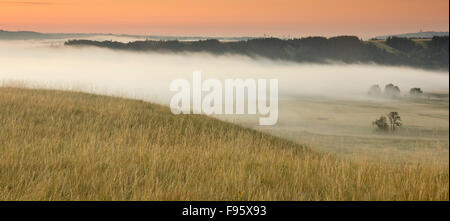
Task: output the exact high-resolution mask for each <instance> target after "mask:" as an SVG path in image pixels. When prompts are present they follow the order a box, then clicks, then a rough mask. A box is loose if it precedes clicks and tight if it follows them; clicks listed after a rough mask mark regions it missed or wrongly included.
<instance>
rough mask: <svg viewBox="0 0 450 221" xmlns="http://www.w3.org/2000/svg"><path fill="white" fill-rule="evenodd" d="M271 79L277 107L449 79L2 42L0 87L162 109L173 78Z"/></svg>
mask: <svg viewBox="0 0 450 221" xmlns="http://www.w3.org/2000/svg"><path fill="white" fill-rule="evenodd" d="M195 70H199V71H201V72H202V75H203V76H202V77H203V79H205V78H216V79H219V80H223V79H226V78H242V79H246V78H254V79H259V78H276V79H278V80H279V95H280V99H288V98H295V97H301V96H305V97H312V96H313V97H315V96H317V97H325V98H333V99H350V100H352V99H369V98H368V97H367V91H368V89H369V87H370V86H371V85H373V84H379V85H380V86H381V87H382V88H384V85H386V84H388V83H393V84H395V85H398V86H399V87H400V89H401V91H402V94H406V93H408V92H409V89H410V88H412V87H420V88H422V90H423V91H424V92H439V93H448V89H449V84H448V81H449V74H448V72H432V71H426V70H419V69H412V68H406V67H405V68H403V67H383V66H377V65H344V64H333V65H319V64H298V63H289V62H282V61H270V60H264V59H256V60H255V59H251V58H248V57H245V56H234V55H229V56H213V55H208V54H158V53H143V52H125V51H114V50H109V49H100V48H93V47H80V48H75V47H65V46H63V45H62V44H61V42H57V43H55V44H53V43H49V42H48V41H3V42H2V41H0V80H1V81H2V82H3V84H4V85H7V84H8V83H9V84H11V82H16V83H17V82H22V83H24V84H25V85H27V86H29V87H41V88H42V87H44V88H54V89H65V90H78V91H85V92H91V93H98V94H112V95H120V96H125V97H130V98H137V99H143V100H147V101H152V102H157V103H162V104H168V103H169V101H170V97H171V96H172V95H173V94H174V92H170V91H169V85H170V82H171V81H172V80H174V79H176V78H185V79H187V80H189V81H191V78H192V72H193V71H195Z"/></svg>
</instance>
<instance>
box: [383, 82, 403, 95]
mask: <svg viewBox="0 0 450 221" xmlns="http://www.w3.org/2000/svg"><path fill="white" fill-rule="evenodd" d="M384 93H385V94H386V96H389V97H398V96H400V88H399V87H398V86H395V85H393V84H387V85H386V86H385V87H384Z"/></svg>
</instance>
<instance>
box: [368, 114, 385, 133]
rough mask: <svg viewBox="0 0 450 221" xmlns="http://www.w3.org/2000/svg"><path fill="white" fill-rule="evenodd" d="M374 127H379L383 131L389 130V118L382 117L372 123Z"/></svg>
mask: <svg viewBox="0 0 450 221" xmlns="http://www.w3.org/2000/svg"><path fill="white" fill-rule="evenodd" d="M372 125H375V126H377V127H378V129H379V130H382V131H387V130H388V129H389V125H388V123H387V118H386V117H385V116H381V117H380V118H379V119H377V120H375V121H374V122H372Z"/></svg>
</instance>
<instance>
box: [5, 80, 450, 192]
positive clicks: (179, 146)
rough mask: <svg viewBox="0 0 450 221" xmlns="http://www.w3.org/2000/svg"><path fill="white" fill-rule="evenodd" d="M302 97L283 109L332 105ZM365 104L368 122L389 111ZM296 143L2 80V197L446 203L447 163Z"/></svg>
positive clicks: (152, 107)
mask: <svg viewBox="0 0 450 221" xmlns="http://www.w3.org/2000/svg"><path fill="white" fill-rule="evenodd" d="M299 102H303V103H299V104H296V103H294V102H289V104H288V105H302V106H304V105H305V104H309V105H319V106H320V105H321V107H322V108H325V106H326V103H327V102H325V103H320V102H316V101H299ZM281 105H286V104H281ZM336 105H339V104H336ZM340 107H341V108H339V109H338V111H342V113H344V112H345V113H347V112H346V108H352V107H348V106H346V105H343V104H342V105H341V106H340ZM361 108H364V107H361ZM370 108H373V109H377V108H378V110H377V111H373V110H372V109H371V110H372V111H373V112H371V113H370V119H371V120H373V119H374V118H376V117H378V116H379V115H380V114H383V113H384V112H386V110H385V109H383V106H381V107H378V106H376V107H370ZM447 108H448V103H447ZM280 109H282V108H280ZM298 110H304V111H308V110H310V109H308V108H306V109H298V108H290V111H298ZM317 110H319V109H317ZM326 110H327V109H324V111H326ZM328 110H330V109H328ZM364 110H367V109H364ZM439 110H440V111H437V113H434V112H433V111H430V112H427V113H425V114H427V116H428V115H431V116H432V117H436V116H439V117H444V118H446V119H447V125H446V127H445V125H443V124H442V123H440V121H437V120H435V121H430V122H428V123H429V124H430V125H435V124H438V125H437V128H440V129H439V131H438V132H436V133H437V135H438V136H442V135H441V133H443V132H445V130H447V132H448V109H447V112H445V111H443V109H442V110H441V109H439ZM358 111H359V110H354V112H358ZM375 113H376V114H375ZM302 114H303V113H302ZM313 114H316V115H317V117H315V118H310V119H312V120H313V121H324V122H326V124H328V125H336V124H335V123H336V122H337V121H343V122H350V123H351V122H352V121H351V120H349V119H342V118H340V119H333V116H330V117H329V118H324V117H323V115H322V114H320V113H310V115H309V116H311V115H313ZM374 114H375V115H374ZM433 114H434V115H433ZM280 116H284V115H283V114H280ZM285 116H286V118H285V119H280V124H279V126H280V127H282V128H281V129H283V127H284V129H283V130H284V131H287V130H286V128H289V124H287V123H285V122H287V121H288V119H289V116H290V115H285ZM361 116H362V117H363V118H364V119H365V118H366V117H367V119H369V114H367V115H364V114H362V115H361ZM411 116H415V115H414V114H411ZM372 118H373V119H372ZM407 118H408V116H405V120H406V119H407ZM356 120H358V118H357V119H355V121H356ZM444 120H445V119H444ZM358 122H360V124H361V126H360V127H361V128H363V129H361V128H359V127H356V128H352V129H351V130H352V131H361V132H360V133H366V132H367V130H366V129H367V126H366V124H369V125H370V122H366V121H365V120H364V121H361V120H358ZM414 122H416V121H414ZM420 122H422V123H423V122H425V120H424V121H420ZM350 123H348V124H350ZM428 123H427V124H428ZM345 124H346V123H344V125H345ZM298 125H304V126H308V125H305V124H300V123H299V124H298ZM362 125H364V126H362ZM319 126H320V124H319ZM419 126H420V125H419ZM369 127H370V126H369ZM327 128H328V127H327ZM339 128H341V127H339ZM345 128H346V127H344V129H345ZM257 129H258V128H257ZM281 129H280V130H281ZM347 129H348V128H347ZM407 129H408V130H406V132H404V133H405V134H404V136H414V133H419V132H420V133H425V132H423V131H424V130H419V131H417V130H414V127H412V126H411V127H408V128H407ZM273 131H276V130H273ZM299 131H301V130H299ZM333 131H334V130H333ZM273 133H275V132H273ZM402 133H403V132H402ZM430 133H434V132H430ZM280 134H286V133H284V132H283V131H281V132H280ZM300 134H302V133H300ZM336 134H337V133H336V132H335V133H333V135H336ZM379 136H382V137H384V136H388V135H373V137H372V138H374V139H375V138H379ZM399 137H400V136H399ZM291 138H292V139H287V138H280V137H279V136H274V135H271V134H269V132H260V131H257V130H254V129H250V128H246V127H243V126H239V125H236V124H232V123H229V122H225V121H221V120H218V119H215V118H212V117H207V116H203V115H172V114H171V113H170V110H169V108H168V107H165V106H161V105H157V104H152V103H148V102H144V101H140V100H131V99H125V98H120V97H111V96H100V95H93V94H87V93H81V92H63V91H55V90H36V89H19V88H12V87H1V88H0V152H1V154H0V200H445V201H448V200H449V165H448V161H447V163H446V164H445V163H442V162H441V161H438V160H421V161H417V162H415V161H414V162H413V161H409V162H400V163H386V162H374V161H366V160H354V159H353V160H352V159H351V158H350V159H349V158H347V157H342V156H341V155H339V154H335V153H327V152H326V151H320V150H319V149H317V150H316V149H314V147H312V146H311V145H312V144H313V143H312V142H304V143H302V139H301V137H297V138H296V139H294V138H295V137H291ZM439 139H441V140H444V141H445V136H444V138H439ZM305 141H306V140H305ZM446 141H447V145H446V147H445V143H444V148H443V149H444V153H445V150H446V151H447V158H448V135H447V140H446ZM330 142H332V143H338V142H336V141H334V142H333V141H330ZM360 143H362V142H360ZM385 143H386V144H388V143H391V142H385ZM305 144H306V145H305ZM318 146H320V145H318ZM325 146H326V145H325ZM325 146H323V148H327V147H325ZM444 162H445V160H444Z"/></svg>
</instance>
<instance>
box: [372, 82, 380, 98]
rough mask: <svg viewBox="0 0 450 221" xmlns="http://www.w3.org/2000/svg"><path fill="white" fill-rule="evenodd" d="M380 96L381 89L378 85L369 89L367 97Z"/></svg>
mask: <svg viewBox="0 0 450 221" xmlns="http://www.w3.org/2000/svg"><path fill="white" fill-rule="evenodd" d="M380 95H381V88H380V86H378V84H375V85H372V87H370V89H369V96H373V97H378V96H380Z"/></svg>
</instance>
